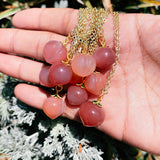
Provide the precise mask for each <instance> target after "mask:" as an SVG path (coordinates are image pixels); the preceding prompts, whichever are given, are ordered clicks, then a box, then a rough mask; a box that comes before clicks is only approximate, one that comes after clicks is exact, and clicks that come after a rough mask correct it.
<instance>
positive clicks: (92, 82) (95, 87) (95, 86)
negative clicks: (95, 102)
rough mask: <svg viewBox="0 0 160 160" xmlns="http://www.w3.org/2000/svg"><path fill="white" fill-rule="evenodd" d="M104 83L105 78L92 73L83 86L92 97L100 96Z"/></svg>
mask: <svg viewBox="0 0 160 160" xmlns="http://www.w3.org/2000/svg"><path fill="white" fill-rule="evenodd" d="M105 83H106V78H105V76H104V75H103V74H101V73H98V72H97V73H92V74H91V75H89V76H88V77H86V78H85V81H84V85H85V87H86V90H87V91H88V92H90V93H92V94H94V95H100V94H101V90H102V88H104V85H105Z"/></svg>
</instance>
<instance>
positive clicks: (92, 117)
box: [79, 101, 105, 127]
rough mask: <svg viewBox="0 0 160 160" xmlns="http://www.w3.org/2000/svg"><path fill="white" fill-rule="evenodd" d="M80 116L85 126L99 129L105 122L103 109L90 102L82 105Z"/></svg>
mask: <svg viewBox="0 0 160 160" xmlns="http://www.w3.org/2000/svg"><path fill="white" fill-rule="evenodd" d="M79 116H80V118H81V121H82V123H83V125H84V126H87V127H97V126H99V125H100V124H101V123H102V122H103V121H104V118H105V113H104V110H103V108H100V107H98V106H97V104H93V103H92V102H89V101H88V102H84V103H82V104H81V105H80V109H79Z"/></svg>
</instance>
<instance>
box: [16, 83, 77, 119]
mask: <svg viewBox="0 0 160 160" xmlns="http://www.w3.org/2000/svg"><path fill="white" fill-rule="evenodd" d="M14 93H15V95H16V97H17V98H18V99H19V100H21V101H22V102H24V103H26V104H28V105H30V106H32V107H35V108H38V109H42V106H43V103H44V101H45V100H46V99H47V97H48V96H50V95H49V94H48V93H47V92H45V91H44V90H42V89H41V88H39V87H36V86H31V85H28V84H19V85H17V86H16V87H15V90H14ZM63 100H65V96H64V97H63ZM77 112H78V108H70V107H69V106H67V105H66V106H65V111H64V113H63V116H64V117H67V118H69V119H74V120H77V119H78V118H77Z"/></svg>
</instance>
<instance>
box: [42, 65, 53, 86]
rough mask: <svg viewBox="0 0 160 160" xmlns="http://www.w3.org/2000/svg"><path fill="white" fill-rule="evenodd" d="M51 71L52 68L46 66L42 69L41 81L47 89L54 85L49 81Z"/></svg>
mask: <svg viewBox="0 0 160 160" xmlns="http://www.w3.org/2000/svg"><path fill="white" fill-rule="evenodd" d="M49 69H50V66H45V67H43V68H42V70H41V72H40V75H39V79H40V84H41V85H43V86H46V87H53V85H52V84H51V83H50V81H49V77H48V76H49Z"/></svg>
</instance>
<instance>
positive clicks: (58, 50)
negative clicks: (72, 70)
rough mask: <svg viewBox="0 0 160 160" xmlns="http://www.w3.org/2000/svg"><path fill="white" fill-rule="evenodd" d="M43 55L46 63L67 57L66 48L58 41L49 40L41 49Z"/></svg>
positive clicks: (63, 59)
mask: <svg viewBox="0 0 160 160" xmlns="http://www.w3.org/2000/svg"><path fill="white" fill-rule="evenodd" d="M43 56H44V59H45V61H46V62H47V63H50V64H53V63H55V62H62V61H65V60H66V59H67V49H66V48H65V47H64V46H63V44H62V43H61V42H59V41H49V42H48V43H47V44H46V45H45V46H44V50H43Z"/></svg>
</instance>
